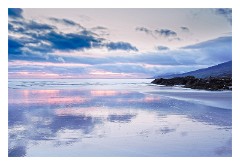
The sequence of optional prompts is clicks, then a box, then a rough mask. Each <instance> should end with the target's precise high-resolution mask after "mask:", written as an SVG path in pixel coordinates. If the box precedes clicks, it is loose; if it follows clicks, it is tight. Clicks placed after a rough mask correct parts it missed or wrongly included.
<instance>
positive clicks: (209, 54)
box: [182, 36, 232, 64]
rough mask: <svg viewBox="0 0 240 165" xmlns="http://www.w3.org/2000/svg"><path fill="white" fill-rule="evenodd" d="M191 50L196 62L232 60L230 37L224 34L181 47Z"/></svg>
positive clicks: (214, 62) (215, 62)
mask: <svg viewBox="0 0 240 165" xmlns="http://www.w3.org/2000/svg"><path fill="white" fill-rule="evenodd" d="M182 49H183V50H186V51H187V52H192V54H193V55H192V56H193V57H196V59H195V60H196V61H197V62H198V63H213V64H217V63H222V62H226V61H230V60H232V37H231V36H224V37H219V38H216V39H212V40H208V41H204V42H201V43H198V44H194V45H189V46H186V47H183V48H182Z"/></svg>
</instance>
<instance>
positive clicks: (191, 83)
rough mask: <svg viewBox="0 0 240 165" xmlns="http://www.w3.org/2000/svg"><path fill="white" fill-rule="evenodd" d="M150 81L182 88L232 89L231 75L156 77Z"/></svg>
mask: <svg viewBox="0 0 240 165" xmlns="http://www.w3.org/2000/svg"><path fill="white" fill-rule="evenodd" d="M151 83H153V84H158V85H165V86H174V85H182V86H183V87H184V88H191V89H204V90H211V91H216V90H232V77H208V78H195V77H194V76H186V77H174V78H169V79H165V78H158V79H155V80H153V81H152V82H151Z"/></svg>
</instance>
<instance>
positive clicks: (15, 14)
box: [8, 8, 23, 19]
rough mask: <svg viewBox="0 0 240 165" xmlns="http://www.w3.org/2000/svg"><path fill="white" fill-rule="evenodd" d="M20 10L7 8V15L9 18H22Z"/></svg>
mask: <svg viewBox="0 0 240 165" xmlns="http://www.w3.org/2000/svg"><path fill="white" fill-rule="evenodd" d="M22 12H23V10H22V9H20V8H8V16H9V17H11V18H15V19H16V18H23V16H22Z"/></svg>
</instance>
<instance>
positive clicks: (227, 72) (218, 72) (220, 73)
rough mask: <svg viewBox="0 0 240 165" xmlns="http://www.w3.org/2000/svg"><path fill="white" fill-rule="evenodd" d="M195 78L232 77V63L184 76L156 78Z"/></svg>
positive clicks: (175, 75) (183, 74) (188, 73)
mask: <svg viewBox="0 0 240 165" xmlns="http://www.w3.org/2000/svg"><path fill="white" fill-rule="evenodd" d="M186 76H194V77H196V78H207V77H210V76H211V77H232V61H228V62H224V63H221V64H218V65H214V66H211V67H208V68H204V69H198V70H195V71H191V72H186V73H182V74H170V75H159V76H155V78H173V77H186Z"/></svg>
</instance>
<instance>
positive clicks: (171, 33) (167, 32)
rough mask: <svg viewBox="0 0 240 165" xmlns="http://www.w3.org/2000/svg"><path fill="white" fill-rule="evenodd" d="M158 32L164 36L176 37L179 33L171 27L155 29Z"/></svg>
mask: <svg viewBox="0 0 240 165" xmlns="http://www.w3.org/2000/svg"><path fill="white" fill-rule="evenodd" d="M154 32H155V33H156V34H158V35H160V36H163V37H175V36H177V33H176V32H175V31H172V30H169V29H158V30H155V31H154Z"/></svg>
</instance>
